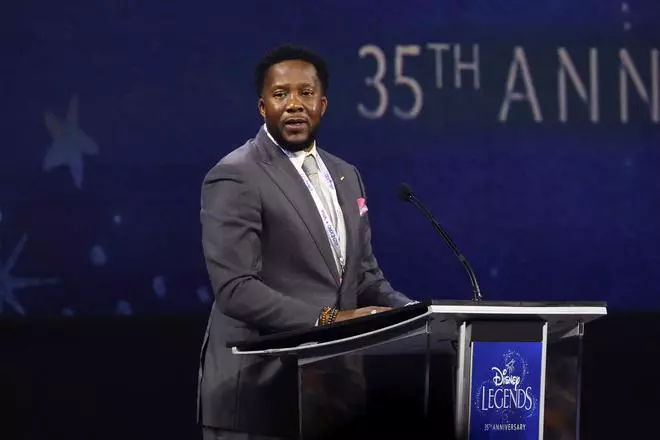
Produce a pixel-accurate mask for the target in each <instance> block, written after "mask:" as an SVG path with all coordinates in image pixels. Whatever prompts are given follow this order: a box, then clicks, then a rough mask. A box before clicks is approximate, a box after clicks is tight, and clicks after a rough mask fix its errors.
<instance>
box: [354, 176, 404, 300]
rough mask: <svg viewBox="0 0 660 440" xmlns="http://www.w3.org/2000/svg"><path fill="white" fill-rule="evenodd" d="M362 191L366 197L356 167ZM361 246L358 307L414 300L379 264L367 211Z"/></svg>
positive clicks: (361, 230)
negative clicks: (393, 282)
mask: <svg viewBox="0 0 660 440" xmlns="http://www.w3.org/2000/svg"><path fill="white" fill-rule="evenodd" d="M355 174H356V175H357V180H358V183H359V184H360V192H361V194H362V197H364V198H365V199H366V197H367V196H366V192H365V190H364V184H363V183H362V177H361V176H360V173H359V172H358V170H357V169H355ZM360 240H361V243H360V246H361V251H362V252H361V260H360V267H359V274H358V291H357V295H358V307H368V306H386V307H402V306H405V305H406V304H409V303H411V302H414V301H413V300H411V299H410V298H408V297H407V296H406V295H404V294H403V293H401V292H399V291H397V290H395V289H394V288H393V287H392V286H391V285H390V283H389V282H388V281H387V280H386V279H385V276H384V275H383V271H382V270H381V269H380V267H379V266H378V261H377V260H376V256H375V255H374V253H373V249H372V247H371V226H370V225H369V214H368V213H366V214H364V215H363V216H362V218H361V220H360Z"/></svg>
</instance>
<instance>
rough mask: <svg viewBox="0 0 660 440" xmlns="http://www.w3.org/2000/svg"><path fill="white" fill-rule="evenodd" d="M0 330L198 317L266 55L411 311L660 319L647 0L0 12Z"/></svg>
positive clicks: (656, 30) (652, 6) (653, 25)
mask: <svg viewBox="0 0 660 440" xmlns="http://www.w3.org/2000/svg"><path fill="white" fill-rule="evenodd" d="M5 3H6V5H4V6H5V8H4V9H3V13H2V14H0V22H1V23H2V30H3V36H4V37H5V38H3V39H2V42H1V43H0V45H1V47H2V49H3V50H2V58H1V59H2V66H3V68H2V69H0V114H1V115H2V117H1V118H0V134H1V136H2V137H1V138H0V319H4V318H5V317H8V318H10V319H11V318H15V317H17V316H26V317H37V316H63V317H67V318H68V317H105V316H108V315H120V316H125V315H133V316H182V315H189V316H191V315H201V316H206V314H207V313H208V310H209V309H210V308H211V307H212V304H213V300H214V298H215V292H213V289H212V288H211V285H210V283H209V279H208V274H207V271H206V266H205V262H204V258H203V254H202V247H201V243H200V241H201V233H200V229H201V228H200V219H199V209H200V191H201V183H202V179H203V177H204V175H205V173H206V172H207V171H208V170H209V169H210V168H211V167H212V166H213V165H214V164H215V163H216V162H217V161H218V160H220V158H222V157H223V156H224V155H226V154H228V153H229V152H230V151H232V150H233V149H234V148H236V147H238V146H239V145H241V144H242V143H244V142H245V141H246V140H247V139H248V138H250V137H252V136H254V135H255V134H256V132H257V130H258V128H259V126H260V125H261V123H262V122H263V121H262V120H261V118H260V116H259V113H258V109H257V96H256V92H255V90H254V87H253V83H252V71H253V69H254V67H255V65H256V63H257V62H258V61H259V60H260V58H261V57H262V56H263V55H264V54H265V52H266V51H267V50H268V49H270V48H271V47H273V46H275V45H277V44H280V43H289V42H291V43H298V44H302V45H305V46H308V47H311V48H313V49H315V50H316V51H318V52H319V53H320V54H321V55H322V56H323V57H324V58H325V59H326V60H327V62H328V65H329V68H330V78H331V79H330V87H329V89H328V90H327V97H328V111H327V112H326V115H325V116H324V119H323V122H322V124H321V129H320V131H319V139H318V141H319V146H320V147H321V148H323V149H326V150H327V151H329V152H331V153H333V154H335V155H337V156H339V157H341V158H342V159H345V160H347V161H349V162H351V163H352V164H354V165H356V166H357V167H358V168H359V170H360V172H361V174H362V177H363V179H364V184H365V191H366V200H365V202H366V205H367V206H368V207H369V219H370V223H371V226H372V237H373V249H374V253H375V255H376V257H377V258H378V263H379V265H380V267H381V268H382V269H383V272H384V274H385V276H386V277H387V279H388V281H389V282H390V283H391V284H392V285H393V286H394V287H395V288H397V289H398V290H401V291H403V292H405V293H406V294H408V295H409V296H411V297H412V298H414V299H417V300H427V299H431V298H429V296H430V295H433V299H436V298H437V299H467V298H470V295H471V288H470V282H469V280H468V278H467V277H466V275H465V272H464V271H463V267H462V266H461V264H460V263H459V262H458V261H457V260H456V258H455V257H454V255H453V254H452V253H451V252H450V251H449V250H448V249H447V247H446V246H445V245H444V243H443V242H442V239H441V238H440V237H438V236H437V235H436V234H435V233H434V231H433V229H432V228H431V226H430V225H429V224H428V222H427V221H426V220H425V219H424V218H423V217H422V216H421V215H419V213H418V212H415V210H414V208H413V207H411V206H410V205H406V204H403V203H402V202H400V201H399V200H398V199H397V196H396V193H397V188H398V185H399V183H400V182H402V181H403V182H407V183H409V184H410V185H411V186H412V187H413V188H414V190H415V192H416V193H417V194H418V195H419V197H420V198H421V199H422V200H424V202H425V204H426V205H427V206H428V207H429V209H430V210H431V211H433V213H434V215H435V216H436V218H437V219H438V221H440V223H441V224H442V226H443V227H444V228H445V229H446V230H447V231H448V233H449V234H450V235H451V237H452V240H453V241H454V242H455V243H456V244H457V246H458V247H459V248H460V249H461V251H462V252H463V253H464V254H465V255H466V256H467V258H468V259H469V261H470V265H471V266H472V267H473V268H474V271H475V272H476V274H477V278H478V281H479V285H480V286H481V288H482V291H483V293H484V296H485V298H486V299H488V300H506V301H583V300H584V301H586V300H594V301H601V300H603V301H607V302H608V305H609V307H610V309H641V310H648V309H655V310H660V295H658V294H657V292H658V289H657V286H658V285H660V270H659V268H660V228H659V227H658V219H659V218H660V174H659V173H658V169H660V44H659V42H660V26H658V22H659V20H660V2H658V1H657V0H628V1H625V2H621V1H620V0H616V1H615V0H578V1H575V0H554V1H545V2H531V1H529V0H506V1H504V0H490V1H483V0H473V1H469V2H467V1H462V2H459V1H431V0H411V1H406V2H405V3H404V4H401V8H399V7H393V6H392V5H391V4H389V3H385V2H374V1H373V0H368V1H367V0H362V1H361V0H337V1H334V2H326V3H327V4H326V3H324V4H323V7H319V4H318V3H316V2H309V3H305V2H297V3H296V4H295V7H293V8H288V9H287V8H286V7H283V6H282V5H280V4H278V3H274V2H258V1H255V0H246V1H241V2H229V3H228V2H219V1H217V0H200V1H197V2H194V3H192V2H184V1H183V0H169V1H160V0H143V1H139V2H137V1H132V0H126V1H118V2H94V1H91V2H90V1H70V2H69V1H67V2H53V1H48V0H25V1H18V2H5Z"/></svg>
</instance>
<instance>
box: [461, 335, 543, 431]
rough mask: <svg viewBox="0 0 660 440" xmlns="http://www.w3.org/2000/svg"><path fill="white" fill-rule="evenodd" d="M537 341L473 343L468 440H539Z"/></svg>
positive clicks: (539, 369)
mask: <svg viewBox="0 0 660 440" xmlns="http://www.w3.org/2000/svg"><path fill="white" fill-rule="evenodd" d="M542 349H543V346H542V344H541V343H540V342H516V343H511V342H474V344H473V355H472V356H473V358H472V392H471V407H470V439H538V438H539V414H540V412H539V394H540V390H541V388H540V387H541V361H542Z"/></svg>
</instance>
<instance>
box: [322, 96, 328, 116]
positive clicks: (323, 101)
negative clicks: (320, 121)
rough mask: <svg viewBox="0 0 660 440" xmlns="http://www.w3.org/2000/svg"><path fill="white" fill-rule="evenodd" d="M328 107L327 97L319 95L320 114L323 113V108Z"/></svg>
mask: <svg viewBox="0 0 660 440" xmlns="http://www.w3.org/2000/svg"><path fill="white" fill-rule="evenodd" d="M327 108H328V98H327V97H325V96H322V97H321V116H323V115H324V114H325V110H326V109H327Z"/></svg>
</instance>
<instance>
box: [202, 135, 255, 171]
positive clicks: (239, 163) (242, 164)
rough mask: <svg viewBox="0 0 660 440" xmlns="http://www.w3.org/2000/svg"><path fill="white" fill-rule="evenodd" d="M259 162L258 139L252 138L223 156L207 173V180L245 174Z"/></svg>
mask: <svg viewBox="0 0 660 440" xmlns="http://www.w3.org/2000/svg"><path fill="white" fill-rule="evenodd" d="M258 161H259V154H258V151H257V142H256V138H250V139H248V140H247V141H245V142H244V143H243V144H242V145H240V146H239V147H236V148H234V149H233V150H231V151H230V152H229V153H227V154H225V155H224V156H222V157H221V158H220V159H219V160H218V161H217V162H216V163H215V164H214V165H213V166H212V167H211V168H210V169H209V170H208V172H207V173H206V177H205V180H208V179H209V178H213V176H217V175H218V174H225V173H238V174H240V173H243V172H246V171H249V170H250V169H252V168H253V167H254V166H255V165H256V163H257V162H258Z"/></svg>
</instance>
